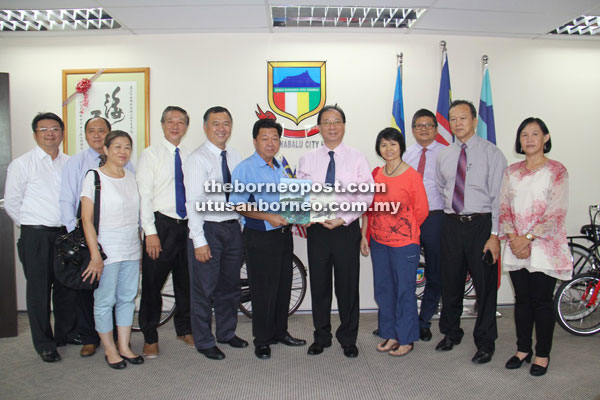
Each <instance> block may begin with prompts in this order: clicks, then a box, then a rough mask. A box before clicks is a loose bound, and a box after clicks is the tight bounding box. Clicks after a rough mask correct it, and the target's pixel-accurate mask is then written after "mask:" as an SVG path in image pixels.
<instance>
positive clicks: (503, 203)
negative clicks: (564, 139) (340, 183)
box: [361, 100, 572, 376]
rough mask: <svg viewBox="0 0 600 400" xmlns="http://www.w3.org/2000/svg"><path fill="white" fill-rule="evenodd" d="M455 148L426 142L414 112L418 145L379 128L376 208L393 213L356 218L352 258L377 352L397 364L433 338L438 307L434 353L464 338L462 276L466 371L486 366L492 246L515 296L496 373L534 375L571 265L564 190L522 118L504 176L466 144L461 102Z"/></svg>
mask: <svg viewBox="0 0 600 400" xmlns="http://www.w3.org/2000/svg"><path fill="white" fill-rule="evenodd" d="M449 123H450V128H451V130H452V133H453V135H454V138H455V142H454V143H452V144H450V145H449V146H447V147H446V146H443V145H441V144H440V143H438V142H437V141H436V136H437V126H438V123H437V120H436V117H435V115H434V114H433V113H431V112H430V111H428V110H425V109H421V110H419V111H417V112H416V113H415V115H414V117H413V120H412V129H413V135H414V137H415V140H416V142H417V143H416V144H414V145H413V146H411V147H410V148H408V149H406V145H405V142H404V138H403V136H402V135H401V134H400V133H399V132H398V131H397V130H395V129H393V128H387V129H384V130H383V131H381V132H380V133H379V135H378V136H377V139H376V145H375V150H376V152H377V154H378V155H379V156H380V157H381V158H383V160H384V161H385V165H384V166H383V167H381V168H380V167H377V168H375V169H374V170H373V177H374V179H375V182H381V183H385V184H386V188H387V191H386V192H385V193H376V194H375V197H374V203H377V202H382V201H383V202H385V201H387V202H394V201H395V202H400V203H401V206H400V208H399V209H400V211H399V212H398V213H396V214H395V215H392V214H390V213H389V212H387V211H385V212H382V211H377V210H376V209H373V210H371V211H369V212H367V213H366V214H365V216H364V217H363V220H364V224H363V229H362V233H363V237H362V240H361V252H362V254H363V255H368V254H369V252H370V253H371V258H372V261H373V271H374V274H373V279H374V285H375V298H376V301H377V304H378V306H379V316H378V329H377V332H376V333H378V334H379V336H381V337H382V338H383V339H385V340H384V341H383V342H382V343H380V344H379V345H378V346H377V350H378V351H380V352H387V353H388V354H389V355H391V356H405V355H406V354H408V353H409V352H411V351H412V350H413V348H414V342H415V341H417V340H418V339H421V340H424V341H429V340H431V338H432V334H431V330H430V320H431V317H432V316H433V314H434V313H435V311H436V310H437V308H438V303H439V300H440V297H441V300H442V307H441V313H440V323H439V326H440V331H441V333H442V334H444V337H443V339H442V340H441V341H440V342H439V343H438V344H437V346H436V350H438V351H450V350H452V349H453V347H454V346H455V345H458V344H460V342H461V340H462V337H463V335H464V332H463V330H462V329H461V328H460V317H461V314H462V311H463V291H464V283H465V279H466V275H467V273H469V274H470V275H471V277H472V279H473V284H474V287H475V292H476V297H477V303H476V304H477V319H476V321H475V327H474V330H473V337H474V341H475V345H476V347H477V351H476V353H475V355H474V356H473V358H472V361H473V362H474V363H476V364H485V363H488V362H490V361H491V359H492V356H493V354H494V350H495V340H496V338H497V328H496V299H497V286H498V264H497V262H498V259H499V257H500V240H501V239H505V240H506V245H505V248H504V255H503V264H504V268H505V270H507V271H510V277H511V281H512V283H513V286H514V290H515V299H516V302H515V322H516V331H517V352H516V354H515V355H514V356H513V357H511V358H510V359H509V360H508V361H507V363H506V368H508V369H516V368H519V367H521V365H522V364H523V362H525V361H526V362H532V356H533V349H532V333H533V327H534V325H535V328H536V338H537V343H536V357H535V360H533V364H532V366H531V369H530V373H531V375H534V376H540V375H544V374H545V373H546V371H547V369H548V365H549V362H550V349H551V346H552V335H553V329H554V318H553V312H552V299H553V292H554V288H555V284H556V279H570V277H571V270H572V262H571V259H570V253H569V250H568V247H567V239H566V228H565V219H566V211H567V201H568V182H567V171H566V169H565V167H564V166H563V165H562V164H560V163H559V162H557V161H553V160H549V159H548V158H547V157H546V156H545V153H547V152H549V151H550V149H551V144H550V143H551V142H550V135H549V131H548V128H547V127H546V125H545V124H544V122H543V121H542V120H540V119H539V118H527V119H526V120H524V121H523V122H522V123H521V125H520V126H519V128H518V129H517V135H516V140H515V152H517V153H519V154H524V155H525V160H524V161H521V162H518V163H516V164H513V165H511V166H509V167H508V168H507V167H506V164H507V163H506V158H505V157H504V155H503V154H502V152H501V151H500V150H499V149H498V148H497V147H496V146H495V145H494V144H492V143H490V142H488V141H486V140H485V139H482V138H480V137H479V136H477V135H476V134H475V129H476V126H477V113H476V110H475V107H474V106H473V104H472V103H470V102H468V101H464V100H457V101H454V102H453V103H452V104H451V105H450V110H449ZM419 244H420V245H421V246H422V247H423V249H424V253H425V261H426V268H425V276H426V286H425V291H424V294H423V300H422V302H421V312H420V314H419V313H418V310H417V300H416V298H415V295H414V293H415V275H416V273H417V267H418V263H419V251H420V248H419Z"/></svg>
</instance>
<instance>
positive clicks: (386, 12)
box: [271, 6, 425, 29]
mask: <svg viewBox="0 0 600 400" xmlns="http://www.w3.org/2000/svg"><path fill="white" fill-rule="evenodd" d="M424 12H425V9H424V8H389V7H344V6H339V7H334V6H272V7H271V15H272V17H273V26H274V27H277V28H285V27H313V28H314V27H319V28H320V27H340V28H397V29H409V28H410V27H411V25H412V24H413V23H414V22H415V21H416V20H417V19H418V18H419V17H420V16H421V15H422V14H423V13H424Z"/></svg>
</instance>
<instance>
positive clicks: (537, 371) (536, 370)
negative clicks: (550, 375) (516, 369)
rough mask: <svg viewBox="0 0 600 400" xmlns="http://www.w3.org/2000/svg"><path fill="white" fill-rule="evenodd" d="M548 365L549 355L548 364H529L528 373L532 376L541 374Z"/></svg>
mask: <svg viewBox="0 0 600 400" xmlns="http://www.w3.org/2000/svg"><path fill="white" fill-rule="evenodd" d="M549 366H550V357H548V365H546V366H545V367H542V366H541V365H537V364H531V368H530V369H529V373H530V374H531V375H533V376H542V375H545V374H546V372H547V371H548V367H549Z"/></svg>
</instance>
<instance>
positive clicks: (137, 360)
mask: <svg viewBox="0 0 600 400" xmlns="http://www.w3.org/2000/svg"><path fill="white" fill-rule="evenodd" d="M119 355H120V356H121V358H122V359H123V360H125V361H127V362H128V363H129V364H136V365H137V364H143V363H144V357H142V356H137V357H133V358H130V357H125V356H124V355H123V354H119Z"/></svg>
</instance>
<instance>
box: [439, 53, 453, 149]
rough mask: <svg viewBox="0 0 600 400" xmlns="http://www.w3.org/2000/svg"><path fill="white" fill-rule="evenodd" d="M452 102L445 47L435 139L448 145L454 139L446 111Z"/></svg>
mask: <svg viewBox="0 0 600 400" xmlns="http://www.w3.org/2000/svg"><path fill="white" fill-rule="evenodd" d="M451 103H452V89H451V88H450V68H449V67H448V54H447V52H446V49H445V48H444V50H443V51H442V76H441V78H440V93H439V95H438V103H437V110H436V113H435V117H436V119H437V121H438V134H437V136H436V137H435V140H436V141H438V142H440V143H441V144H443V145H446V146H448V145H449V144H450V143H452V142H453V141H454V139H453V137H452V131H451V130H450V122H449V117H448V111H449V110H450V104H451Z"/></svg>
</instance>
